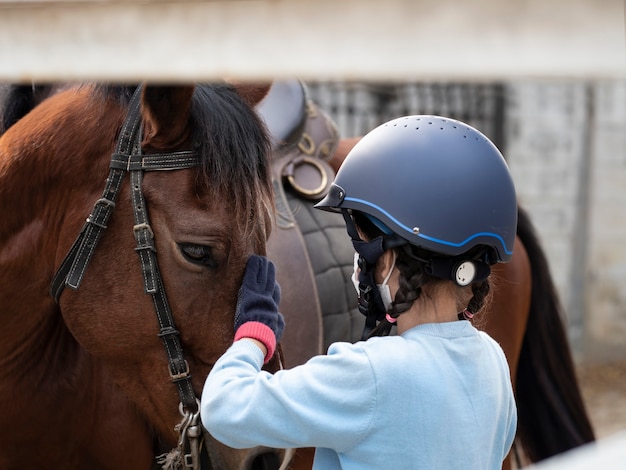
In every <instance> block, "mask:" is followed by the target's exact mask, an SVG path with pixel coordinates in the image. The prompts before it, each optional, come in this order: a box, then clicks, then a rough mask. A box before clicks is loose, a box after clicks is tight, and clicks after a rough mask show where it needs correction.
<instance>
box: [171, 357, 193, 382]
mask: <svg viewBox="0 0 626 470" xmlns="http://www.w3.org/2000/svg"><path fill="white" fill-rule="evenodd" d="M183 361H184V362H185V370H184V371H183V372H180V373H178V374H175V373H173V372H172V368H171V367H168V371H169V373H170V377H171V379H172V382H178V381H179V380H184V379H186V378H188V377H189V363H188V362H187V359H183Z"/></svg>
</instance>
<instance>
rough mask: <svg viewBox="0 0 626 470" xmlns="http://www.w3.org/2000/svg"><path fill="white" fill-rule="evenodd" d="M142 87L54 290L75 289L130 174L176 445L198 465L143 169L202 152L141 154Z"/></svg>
mask: <svg viewBox="0 0 626 470" xmlns="http://www.w3.org/2000/svg"><path fill="white" fill-rule="evenodd" d="M141 90H142V87H141V86H138V87H137V89H136V90H135V92H134V94H133V96H132V98H131V100H130V104H129V110H128V114H127V116H126V120H125V121H124V124H123V126H122V129H121V131H120V136H119V139H118V141H117V144H116V148H115V152H114V153H113V154H112V155H111V163H110V165H109V168H110V170H109V176H108V178H107V181H106V185H105V188H104V191H103V193H102V197H101V198H100V199H98V200H97V201H96V203H95V204H94V206H93V209H92V210H91V213H90V214H89V217H87V221H86V222H85V224H84V225H83V228H82V229H81V231H80V233H79V234H78V237H77V238H76V240H75V241H74V244H73V245H72V247H71V248H70V250H69V252H68V253H67V255H66V256H65V259H64V260H63V262H62V263H61V265H60V267H59V269H58V270H57V272H56V274H55V275H54V277H53V279H52V283H51V285H50V294H51V295H52V297H53V298H54V300H55V301H56V303H57V304H58V303H59V298H60V297H61V293H62V292H63V289H64V288H65V286H68V287H70V288H71V289H74V290H77V289H78V288H79V287H80V284H81V282H82V279H83V277H84V275H85V271H86V270H87V266H88V265H89V262H90V261H91V259H92V257H93V254H94V251H95V249H96V246H97V244H98V241H99V240H100V237H101V236H102V233H103V232H104V230H105V229H106V228H107V222H108V220H109V218H110V216H111V213H112V212H113V209H114V208H115V200H116V198H117V196H118V193H119V191H120V188H121V186H122V181H123V179H124V176H125V175H126V173H127V172H128V173H129V174H130V192H131V204H132V207H133V215H134V221H135V225H134V227H133V233H134V236H135V241H136V247H135V251H136V252H137V254H138V255H139V259H140V262H141V269H142V275H143V276H142V277H143V280H144V292H145V293H146V294H150V295H151V296H152V300H153V302H154V308H155V311H156V315H157V319H158V322H159V333H158V336H159V337H160V338H161V340H162V342H163V345H164V346H165V351H166V353H167V358H168V369H169V374H170V377H171V379H172V382H173V383H174V384H175V385H176V388H177V390H178V396H179V398H180V404H179V410H180V412H181V414H182V416H183V419H182V421H181V422H180V423H179V424H178V425H177V426H176V429H177V430H178V432H179V442H178V450H180V452H181V453H182V463H183V464H184V465H185V467H186V468H194V469H197V468H200V459H199V453H200V452H199V443H200V440H201V438H202V432H201V427H200V418H199V416H200V412H199V407H198V399H197V398H196V396H195V394H194V392H193V388H192V383H191V374H190V373H189V364H188V363H187V361H186V360H185V358H184V356H183V350H182V346H181V343H180V335H179V332H178V330H177V329H176V325H175V324H174V318H173V316H172V312H171V308H170V305H169V302H168V300H167V296H166V294H165V290H164V288H163V281H162V279H161V273H160V271H159V265H158V262H157V257H156V248H155V244H154V233H153V231H152V228H151V226H150V221H149V218H148V211H147V208H146V202H145V199H144V196H143V191H142V181H143V173H144V171H157V170H158V171H164V170H180V169H185V168H192V167H195V166H198V165H200V162H201V159H200V157H199V156H198V155H197V154H196V153H194V152H192V151H182V152H173V153H159V154H150V155H143V154H142V151H141V135H142V132H141V109H140V102H141Z"/></svg>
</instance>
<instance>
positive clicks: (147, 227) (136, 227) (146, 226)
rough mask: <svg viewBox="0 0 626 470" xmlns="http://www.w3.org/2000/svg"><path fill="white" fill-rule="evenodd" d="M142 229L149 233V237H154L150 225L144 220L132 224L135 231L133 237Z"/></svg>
mask: <svg viewBox="0 0 626 470" xmlns="http://www.w3.org/2000/svg"><path fill="white" fill-rule="evenodd" d="M142 230H147V231H148V233H149V234H150V238H151V239H154V232H153V231H152V227H150V225H149V224H147V223H145V222H142V223H140V224H137V225H133V232H134V233H135V238H137V234H138V233H139V232H140V231H142Z"/></svg>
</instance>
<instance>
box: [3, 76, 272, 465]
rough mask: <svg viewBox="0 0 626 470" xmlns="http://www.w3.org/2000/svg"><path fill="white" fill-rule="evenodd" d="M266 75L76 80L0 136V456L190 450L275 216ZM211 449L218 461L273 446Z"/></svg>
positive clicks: (62, 459) (177, 457)
mask: <svg viewBox="0 0 626 470" xmlns="http://www.w3.org/2000/svg"><path fill="white" fill-rule="evenodd" d="M266 92H267V88H266V87H265V88H257V87H244V86H241V87H238V88H234V87H231V86H227V85H225V84H224V85H214V86H198V87H193V86H145V87H144V88H143V91H142V92H140V93H138V94H135V95H132V96H133V98H132V99H131V94H132V93H131V91H130V90H129V89H126V88H122V87H120V88H115V87H98V86H92V85H83V86H78V87H75V88H73V89H70V90H66V91H62V92H60V93H57V94H54V95H53V96H52V97H50V98H48V99H46V100H45V101H43V102H42V103H41V104H40V105H38V106H36V107H34V109H33V110H32V111H31V112H29V113H28V114H26V115H25V116H24V117H22V118H21V119H19V120H17V122H15V124H13V125H12V126H11V127H10V128H9V129H8V130H7V131H6V132H5V133H4V134H3V135H2V137H0V203H1V206H2V208H3V216H2V223H1V224H0V308H1V310H0V316H1V317H0V318H1V319H2V324H3V328H2V333H1V337H2V341H1V342H0V443H1V445H0V467H1V468H3V469H13V468H51V469H56V468H59V469H60V468H63V469H66V468H90V469H120V468H136V469H141V468H143V469H150V468H153V467H154V466H155V457H156V456H162V457H161V458H160V460H161V461H162V463H163V464H164V465H165V466H167V465H170V467H172V468H174V464H175V463H176V462H178V463H180V462H181V461H184V463H185V464H188V465H191V464H194V465H196V464H198V459H199V458H200V457H199V454H200V453H199V451H198V449H197V448H195V447H194V446H196V445H200V442H199V438H198V434H201V433H200V427H199V420H198V413H197V402H196V398H195V397H197V396H200V393H201V391H202V387H203V384H204V379H205V378H206V376H207V374H208V372H209V370H210V369H211V367H212V365H213V363H214V362H215V361H216V359H217V358H218V357H219V356H220V355H221V354H222V353H223V352H224V351H225V349H226V348H227V347H228V346H229V344H230V343H231V341H232V337H233V325H232V323H233V322H232V312H233V311H234V307H235V303H236V296H237V291H238V287H239V284H240V282H241V277H242V274H243V270H244V267H245V262H246V259H247V258H248V256H249V255H250V254H252V253H261V254H263V253H265V244H266V238H267V236H268V234H269V229H270V223H271V212H272V208H273V199H272V186H271V178H270V173H269V164H268V158H267V157H268V151H269V141H268V138H267V135H266V133H265V130H264V126H263V125H262V122H261V121H260V120H259V119H258V117H257V115H256V114H255V113H254V111H253V109H252V106H253V105H254V104H255V103H256V102H257V101H258V100H259V99H260V98H261V97H262V96H263V95H264V94H265V93H266ZM129 102H130V104H129ZM125 119H126V121H125ZM111 155H113V157H111ZM127 173H130V177H128V175H127ZM107 175H108V177H107ZM131 181H132V182H131ZM103 188H104V189H103ZM118 193H119V196H120V197H117V195H118ZM129 195H130V197H129ZM94 203H95V204H94ZM148 214H149V217H148ZM86 217H87V221H86V222H85V218H86ZM79 233H80V234H81V235H80V237H79V238H78V239H77V243H76V244H75V245H72V241H73V240H75V239H76V236H77V234H79ZM72 246H73V247H74V248H72V249H71V247H72ZM68 252H69V255H68V257H67V258H65V260H67V262H63V261H64V257H65V256H66V254H67V253H68ZM134 253H137V254H138V255H139V256H137V255H136V254H134ZM140 260H141V263H140ZM59 267H61V268H60V271H57V270H59ZM55 272H58V273H59V274H58V275H57V276H56V277H54V276H55ZM53 278H54V282H53V283H52V284H53V285H52V295H51V293H50V290H49V289H50V285H51V281H52V280H53ZM55 298H56V301H55ZM155 310H156V315H155ZM164 346H165V347H164ZM272 367H273V368H274V369H275V368H276V367H277V363H276V361H274V364H272ZM205 448H206V449H208V452H207V453H205V454H204V458H207V459H209V460H210V461H211V464H210V465H211V467H210V468H213V469H244V468H245V469H251V468H259V469H266V468H267V469H270V468H278V466H279V464H280V461H281V459H282V457H283V454H284V452H283V451H275V450H270V449H251V450H249V451H234V450H232V449H227V448H225V447H224V446H221V445H219V444H217V443H215V442H213V441H211V440H210V439H209V438H208V437H207V441H206V442H205ZM207 455H208V457H207ZM186 468H191V467H186ZM193 468H199V466H198V465H196V466H195V467H193Z"/></svg>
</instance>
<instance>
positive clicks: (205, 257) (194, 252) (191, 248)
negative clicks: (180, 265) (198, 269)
mask: <svg viewBox="0 0 626 470" xmlns="http://www.w3.org/2000/svg"><path fill="white" fill-rule="evenodd" d="M178 246H179V248H180V251H181V253H182V254H183V256H184V257H185V259H187V260H188V261H190V262H192V263H195V264H202V265H204V266H207V267H209V268H211V269H215V268H217V265H218V263H217V260H216V259H215V258H214V256H213V250H212V249H211V247H208V246H205V245H192V244H188V243H184V244H180V245H178Z"/></svg>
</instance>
